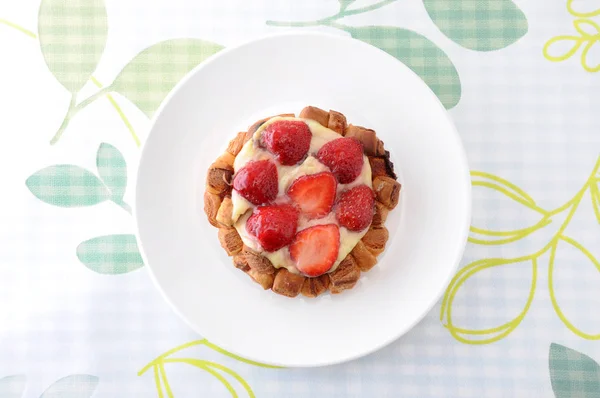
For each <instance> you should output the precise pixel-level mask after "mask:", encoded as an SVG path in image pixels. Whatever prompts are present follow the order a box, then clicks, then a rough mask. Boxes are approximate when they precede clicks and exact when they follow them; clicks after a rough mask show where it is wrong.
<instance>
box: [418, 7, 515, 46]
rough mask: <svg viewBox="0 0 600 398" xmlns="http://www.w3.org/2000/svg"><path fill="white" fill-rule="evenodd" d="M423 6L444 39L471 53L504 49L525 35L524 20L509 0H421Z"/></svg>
mask: <svg viewBox="0 0 600 398" xmlns="http://www.w3.org/2000/svg"><path fill="white" fill-rule="evenodd" d="M423 3H424V4H425V7H426V9H427V12H428V13H429V16H430V17H431V19H432V20H433V22H434V23H435V24H436V25H437V27H438V28H439V29H440V30H441V31H442V32H443V33H444V34H445V35H446V36H448V37H449V38H450V39H452V40H453V41H455V42H456V43H458V44H460V45H462V46H463V47H466V48H469V49H471V50H477V51H490V50H496V49H500V48H504V47H506V46H508V45H510V44H512V43H513V42H514V41H515V40H517V39H518V38H519V37H521V36H523V35H524V34H525V33H526V32H527V19H526V18H525V16H524V15H523V13H522V12H521V10H519V8H518V7H517V6H516V5H515V4H514V3H513V2H512V1H510V0H424V1H423Z"/></svg>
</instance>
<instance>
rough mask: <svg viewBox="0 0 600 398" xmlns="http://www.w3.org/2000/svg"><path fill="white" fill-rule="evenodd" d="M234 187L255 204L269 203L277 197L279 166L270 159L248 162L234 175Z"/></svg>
mask: <svg viewBox="0 0 600 398" xmlns="http://www.w3.org/2000/svg"><path fill="white" fill-rule="evenodd" d="M233 189H235V190H236V191H237V192H238V193H239V194H240V195H242V196H243V197H244V198H246V199H248V200H249V201H250V202H252V203H254V204H255V205H262V204H265V203H269V202H271V201H273V200H275V198H276V197H277V192H278V190H279V182H278V179H277V167H276V166H275V164H274V163H273V162H271V161H269V160H258V161H252V162H248V163H247V164H246V165H245V166H244V167H243V168H242V169H240V170H239V171H238V172H237V173H236V174H235V176H234V177H233Z"/></svg>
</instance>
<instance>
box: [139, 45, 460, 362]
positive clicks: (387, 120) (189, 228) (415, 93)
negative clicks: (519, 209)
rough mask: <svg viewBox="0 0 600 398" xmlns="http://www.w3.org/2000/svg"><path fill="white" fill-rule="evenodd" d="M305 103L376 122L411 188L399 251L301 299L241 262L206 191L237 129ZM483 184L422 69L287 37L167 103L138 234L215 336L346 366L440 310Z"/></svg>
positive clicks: (155, 130) (159, 269) (151, 260)
mask: <svg viewBox="0 0 600 398" xmlns="http://www.w3.org/2000/svg"><path fill="white" fill-rule="evenodd" d="M306 105H314V106H318V107H321V108H324V109H335V110H338V111H340V112H342V113H344V114H345V115H346V116H347V117H348V121H349V122H350V123H353V124H358V125H363V126H367V127H369V128H373V129H375V130H376V131H377V135H378V136H379V137H380V138H381V139H382V140H383V141H384V142H385V147H386V149H387V150H389V151H390V152H391V154H392V160H393V162H394V164H395V166H396V170H397V171H398V174H399V180H400V182H401V183H402V192H401V195H400V196H401V201H400V205H398V207H397V208H396V209H395V210H394V211H392V212H391V213H390V215H389V218H388V220H387V223H386V226H387V227H388V229H389V231H390V239H389V241H388V244H387V248H386V250H385V252H384V253H383V255H381V256H380V257H379V263H378V264H377V265H376V266H375V267H374V268H373V269H372V270H371V271H369V272H367V273H364V274H363V275H362V276H361V279H360V281H359V283H358V284H357V285H356V286H355V287H354V289H352V290H349V291H346V292H344V293H342V294H340V295H336V296H331V295H329V294H326V295H324V296H321V297H318V298H317V299H306V298H304V297H302V296H299V297H297V298H294V299H290V298H286V297H282V296H278V295H276V294H274V293H273V292H271V291H263V290H262V289H261V288H260V286H259V285H258V284H256V283H254V282H253V281H252V280H251V279H250V278H249V277H248V276H247V275H245V274H244V273H243V272H241V271H239V270H237V269H236V268H234V266H233V265H232V262H231V259H230V258H228V257H227V255H226V254H225V251H224V250H223V249H222V248H221V247H220V245H219V241H218V239H217V230H216V228H214V227H212V226H211V225H210V224H209V223H208V221H207V219H206V216H205V215H204V212H203V198H202V195H203V192H204V179H205V175H206V171H207V169H208V167H209V165H210V164H211V163H212V162H213V160H214V159H215V158H216V157H217V156H219V155H220V154H221V153H222V152H223V151H224V150H225V148H226V146H227V142H228V141H229V140H230V139H231V138H233V137H234V136H235V134H236V133H237V132H238V131H243V130H245V129H246V128H247V127H248V126H249V125H250V124H252V123H254V122H255V121H256V120H258V119H259V118H263V117H266V116H270V115H272V114H275V113H289V112H295V113H296V114H298V113H299V112H300V110H301V109H302V108H303V107H304V106H306ZM470 189H471V188H470V178H469V170H468V167H467V162H466V157H465V154H464V152H463V148H462V146H461V143H460V140H459V137H458V134H457V133H456V131H455V128H454V126H453V124H452V122H451V121H450V119H449V117H448V115H447V113H446V111H445V109H444V108H443V106H442V105H441V104H440V102H439V101H438V99H437V98H436V96H435V95H434V94H433V93H432V92H431V91H430V90H429V88H428V87H427V86H426V85H425V83H423V81H422V80H420V79H419V77H417V76H416V75H415V74H414V73H413V72H412V71H411V70H410V69H408V68H407V67H406V66H404V65H403V64H402V63H400V62H399V61H398V60H396V59H395V58H393V57H391V56H390V55H388V54H386V53H385V52H383V51H380V50H378V49H377V48H375V47H372V46H370V45H367V44H365V43H362V42H360V41H356V40H353V39H349V38H344V37H340V36H330V35H323V34H315V33H294V34H283V35H277V36H271V37H267V38H263V39H260V40H257V41H253V42H250V43H247V44H244V45H241V46H239V47H236V48H230V49H226V50H223V51H221V52H220V53H218V54H217V55H216V56H214V57H213V58H211V59H210V60H207V61H205V62H204V63H202V64H201V65H200V66H199V67H198V68H196V69H195V70H194V71H193V72H192V73H191V74H190V75H188V77H186V78H185V79H184V81H183V82H181V83H180V84H179V85H178V86H177V87H176V89H175V90H173V92H172V93H171V94H170V95H169V97H168V98H167V100H166V101H165V102H164V103H163V105H162V106H161V109H160V110H159V111H158V113H157V115H156V117H155V120H154V123H153V126H152V129H151V132H150V134H149V136H148V139H147V141H146V144H145V146H144V150H143V154H142V158H141V161H140V167H139V174H138V179H137V191H136V206H135V213H136V220H137V224H138V241H139V243H140V246H141V248H142V251H143V254H144V258H145V260H146V263H147V264H148V267H149V269H150V272H151V274H152V276H153V279H154V281H155V282H156V285H157V286H158V288H159V289H160V291H161V292H162V293H163V294H164V296H165V297H166V299H167V300H168V301H169V303H170V304H171V305H172V306H173V308H174V309H175V311H176V312H177V313H178V314H179V315H181V317H182V318H183V319H185V320H186V321H187V323H188V324H189V325H190V326H191V327H192V328H194V329H195V330H196V331H197V332H198V333H200V334H201V335H202V336H203V337H205V338H207V339H208V340H209V341H211V342H213V343H214V344H217V345H219V346H221V347H222V348H224V349H226V350H228V351H231V352H233V353H235V354H238V355H240V356H243V357H246V358H248V359H252V360H255V361H259V362H264V363H268V364H273V365H282V366H319V365H326V364H333V363H338V362H343V361H347V360H350V359H353V358H357V357H360V356H362V355H366V354H368V353H370V352H373V351H375V350H377V349H379V348H381V347H383V346H385V345H386V344H388V343H390V342H392V341H393V340H395V339H396V338H398V337H399V336H401V335H402V334H404V333H405V332H406V331H408V330H409V329H410V328H411V327H413V326H414V325H415V324H416V323H417V322H418V321H419V320H421V319H422V318H423V316H424V315H425V314H426V313H427V312H428V311H429V310H430V309H431V308H432V306H433V305H434V304H435V302H436V301H437V300H438V299H439V297H440V296H441V294H442V292H443V291H444V289H445V287H446V285H447V283H448V282H449V280H450V278H451V277H452V275H453V273H454V271H455V268H456V266H457V264H458V262H459V260H460V258H461V255H462V252H463V248H464V245H465V242H466V238H467V232H468V228H469V217H470V206H471V201H470Z"/></svg>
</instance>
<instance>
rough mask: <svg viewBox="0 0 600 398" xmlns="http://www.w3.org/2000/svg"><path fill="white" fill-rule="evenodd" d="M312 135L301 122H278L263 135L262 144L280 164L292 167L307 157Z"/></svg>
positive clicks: (267, 128)
mask: <svg viewBox="0 0 600 398" xmlns="http://www.w3.org/2000/svg"><path fill="white" fill-rule="evenodd" d="M311 138H312V134H311V132H310V129H309V128H308V125H307V124H306V123H304V122H303V121H301V120H278V121H275V122H273V123H271V124H269V125H268V126H267V127H266V128H265V131H263V133H262V143H263V145H264V146H266V147H267V149H268V150H269V152H271V153H272V154H274V155H275V158H276V159H277V160H278V161H279V163H281V164H283V165H286V166H292V165H294V164H296V163H298V162H299V161H301V160H302V159H304V157H305V156H306V154H307V153H308V149H309V148H310V139H311Z"/></svg>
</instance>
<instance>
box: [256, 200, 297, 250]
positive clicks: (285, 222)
mask: <svg viewBox="0 0 600 398" xmlns="http://www.w3.org/2000/svg"><path fill="white" fill-rule="evenodd" d="M297 227H298V210H296V208H295V207H294V206H292V205H271V206H261V207H257V208H256V210H254V213H253V214H252V215H251V216H250V217H249V218H248V221H246V230H247V231H248V233H249V234H250V235H252V236H254V237H256V239H258V241H259V242H260V245H261V246H262V247H263V249H265V250H266V251H268V252H274V251H276V250H279V249H281V248H282V247H284V246H287V245H289V244H290V243H291V242H292V240H293V239H294V235H295V234H296V228H297Z"/></svg>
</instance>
